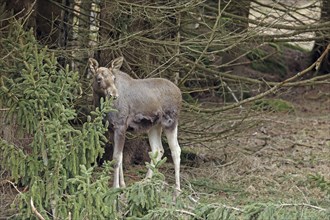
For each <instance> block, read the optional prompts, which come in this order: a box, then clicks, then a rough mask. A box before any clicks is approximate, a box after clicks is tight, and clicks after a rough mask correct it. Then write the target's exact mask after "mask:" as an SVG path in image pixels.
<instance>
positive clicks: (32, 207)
mask: <svg viewBox="0 0 330 220" xmlns="http://www.w3.org/2000/svg"><path fill="white" fill-rule="evenodd" d="M30 204H31V209H32V212H33V213H34V214H35V215H36V216H37V217H38V219H40V220H45V218H44V217H42V215H41V214H40V213H39V212H38V210H37V209H36V207H34V204H33V200H32V197H31V200H30Z"/></svg>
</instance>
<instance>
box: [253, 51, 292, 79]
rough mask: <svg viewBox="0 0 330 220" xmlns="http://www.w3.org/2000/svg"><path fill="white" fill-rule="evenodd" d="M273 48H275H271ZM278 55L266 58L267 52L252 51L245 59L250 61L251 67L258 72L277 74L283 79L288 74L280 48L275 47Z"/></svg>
mask: <svg viewBox="0 0 330 220" xmlns="http://www.w3.org/2000/svg"><path fill="white" fill-rule="evenodd" d="M273 47H275V46H273ZM275 48H276V50H277V51H278V52H279V53H276V54H274V55H272V56H269V57H268V54H269V52H267V51H266V50H263V49H254V50H252V51H251V52H250V53H249V54H247V58H248V59H249V60H251V61H252V64H251V67H252V68H253V69H254V70H257V71H260V72H269V73H277V74H278V75H279V76H281V77H284V76H286V74H287V72H288V68H287V66H286V65H285V62H284V58H283V56H282V52H281V49H280V47H275Z"/></svg>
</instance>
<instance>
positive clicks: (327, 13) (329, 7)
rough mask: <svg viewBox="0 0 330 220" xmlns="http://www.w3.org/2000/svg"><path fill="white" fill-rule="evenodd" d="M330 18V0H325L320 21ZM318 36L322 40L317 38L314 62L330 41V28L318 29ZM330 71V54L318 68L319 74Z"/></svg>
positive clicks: (313, 54)
mask: <svg viewBox="0 0 330 220" xmlns="http://www.w3.org/2000/svg"><path fill="white" fill-rule="evenodd" d="M329 20H330V0H323V1H322V5H321V18H320V22H327V21H329ZM315 34H316V37H321V38H322V39H321V40H316V41H315V44H314V48H313V50H312V63H314V62H315V61H316V60H317V59H318V58H319V57H320V56H321V54H322V53H323V51H324V50H325V48H326V47H327V45H328V44H329V43H330V29H327V30H322V31H318V32H316V33H315ZM329 72H330V55H329V54H328V55H327V56H325V57H324V59H323V61H322V62H321V64H320V67H319V69H318V73H319V74H325V73H329Z"/></svg>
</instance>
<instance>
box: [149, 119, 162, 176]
mask: <svg viewBox="0 0 330 220" xmlns="http://www.w3.org/2000/svg"><path fill="white" fill-rule="evenodd" d="M148 137H149V144H150V147H151V152H152V154H157V157H156V162H158V161H159V160H160V159H161V158H162V156H163V154H164V148H163V145H162V127H161V126H160V125H156V126H154V127H152V128H151V129H150V130H149V132H148ZM150 163H151V165H154V163H153V161H152V160H151V162H150ZM152 174H153V172H152V170H151V169H150V168H149V169H148V172H147V175H146V178H151V177H152Z"/></svg>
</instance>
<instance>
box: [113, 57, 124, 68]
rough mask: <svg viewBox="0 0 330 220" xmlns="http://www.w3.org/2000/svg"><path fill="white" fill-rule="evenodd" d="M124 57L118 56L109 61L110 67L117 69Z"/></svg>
mask: <svg viewBox="0 0 330 220" xmlns="http://www.w3.org/2000/svg"><path fill="white" fill-rule="evenodd" d="M123 61H124V57H118V58H116V59H114V60H113V61H112V62H111V69H114V70H119V69H120V68H121V66H122V65H123Z"/></svg>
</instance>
